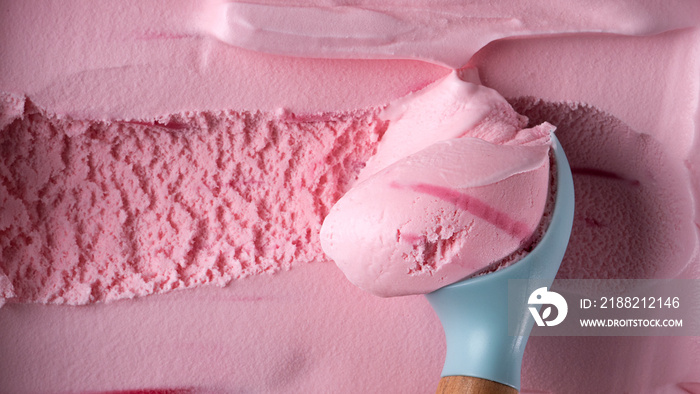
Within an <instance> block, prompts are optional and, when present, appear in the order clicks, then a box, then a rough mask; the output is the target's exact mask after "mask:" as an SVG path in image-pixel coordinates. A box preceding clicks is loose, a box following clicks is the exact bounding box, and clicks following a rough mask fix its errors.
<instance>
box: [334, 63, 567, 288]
mask: <svg viewBox="0 0 700 394" xmlns="http://www.w3.org/2000/svg"><path fill="white" fill-rule="evenodd" d="M396 107H398V108H396ZM386 112H387V113H388V116H389V122H390V124H389V127H388V128H387V131H386V133H385V134H384V136H383V138H382V142H381V143H380V144H379V147H378V148H377V153H376V154H375V155H374V156H373V157H372V158H371V159H370V160H369V162H368V164H367V167H365V168H364V169H363V170H362V171H361V172H360V174H359V179H358V182H357V183H356V184H355V185H354V186H353V188H352V189H350V191H348V192H347V193H346V194H345V195H344V196H343V197H342V198H341V199H340V200H339V201H338V202H337V203H336V204H335V205H334V206H333V208H332V209H331V211H330V212H329V214H328V216H327V217H326V219H325V221H324V223H323V227H322V228H321V245H322V246H323V250H324V252H326V254H328V256H330V257H331V258H332V259H333V260H334V261H335V263H336V264H337V265H338V267H340V269H341V270H342V271H343V273H345V276H346V277H347V278H348V279H349V280H350V281H351V282H353V283H354V284H355V285H357V286H359V287H360V288H362V289H364V290H367V291H370V292H372V293H375V294H377V295H380V296H396V295H406V294H420V293H427V292H430V291H433V290H437V289H438V288H440V287H443V286H446V285H448V284H450V283H454V282H456V281H458V280H460V279H463V278H465V277H466V276H468V275H470V274H474V273H476V272H478V271H480V270H483V269H485V268H487V267H489V266H491V265H494V264H495V263H496V262H498V261H499V260H501V259H503V258H505V257H507V256H509V255H510V254H511V253H514V252H516V251H517V250H519V249H520V248H522V247H524V246H526V245H527V244H528V243H531V242H532V240H531V236H532V234H533V232H534V231H535V229H536V228H537V227H538V225H539V223H540V220H541V218H542V214H543V211H544V206H545V202H546V200H547V195H548V192H547V190H548V186H549V155H548V152H549V147H550V139H549V137H550V135H549V134H550V132H551V131H553V127H552V126H551V125H549V124H547V123H544V124H542V125H541V126H538V127H536V128H532V129H523V127H524V126H525V125H526V122H527V120H526V119H525V118H523V117H521V116H519V115H518V114H516V113H515V111H513V110H512V109H511V108H510V105H509V104H508V103H507V102H506V101H505V99H503V98H502V97H501V96H500V95H498V94H497V93H496V92H495V91H494V90H491V89H488V88H485V87H483V86H479V85H476V84H474V83H470V82H465V81H462V80H460V79H459V77H458V76H457V74H456V73H452V74H450V75H449V76H447V77H445V78H443V79H442V80H440V81H438V82H436V83H435V84H433V85H431V86H429V87H427V88H425V89H423V90H421V91H420V92H416V93H413V94H412V95H410V96H408V97H406V98H405V99H404V100H402V101H400V102H399V103H395V104H392V105H391V106H390V107H389V108H388V109H387V111H386Z"/></svg>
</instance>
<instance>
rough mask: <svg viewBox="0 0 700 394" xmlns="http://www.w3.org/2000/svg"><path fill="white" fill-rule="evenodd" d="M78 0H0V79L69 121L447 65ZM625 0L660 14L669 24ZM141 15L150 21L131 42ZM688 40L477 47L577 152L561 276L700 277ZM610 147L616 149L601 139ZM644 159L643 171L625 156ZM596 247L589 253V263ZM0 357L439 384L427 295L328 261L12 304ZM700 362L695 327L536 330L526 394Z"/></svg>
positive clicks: (378, 384) (677, 382)
mask: <svg viewBox="0 0 700 394" xmlns="http://www.w3.org/2000/svg"><path fill="white" fill-rule="evenodd" d="M37 4H41V7H38V6H37ZM83 4H84V3H81V4H80V5H77V6H76V5H75V4H74V3H58V2H41V3H33V4H32V3H31V2H3V3H1V4H0V6H1V7H2V11H3V12H2V13H1V14H0V15H1V18H2V21H1V22H2V23H0V29H1V30H0V31H2V37H3V39H2V40H0V46H1V48H2V51H1V52H2V53H3V56H2V57H1V58H0V70H1V72H0V81H1V84H0V87H1V89H0V90H2V91H5V92H11V93H16V94H18V95H19V96H18V97H19V99H18V100H19V101H20V102H21V101H22V98H23V97H24V95H25V94H27V95H28V96H29V99H30V100H32V101H33V102H34V103H36V104H37V105H38V106H39V107H40V108H44V109H46V110H47V112H48V113H58V114H66V113H69V114H72V115H75V116H77V118H76V119H78V120H80V119H84V118H85V117H87V116H91V117H96V118H100V119H101V118H117V119H130V118H137V119H140V120H144V121H146V122H152V121H153V120H154V119H155V118H157V117H160V116H165V115H167V114H174V113H179V112H180V111H184V110H190V111H193V110H206V111H209V110H214V111H216V110H220V109H232V110H245V109H249V110H250V109H252V110H254V109H256V108H260V109H262V110H270V111H274V110H276V109H278V108H289V109H291V110H294V111H298V112H303V113H304V114H309V113H311V114H315V113H316V111H315V110H314V106H315V105H316V106H319V108H320V109H321V110H323V111H326V110H327V111H332V110H354V109H357V108H368V107H375V106H383V105H385V104H386V103H388V102H389V101H391V99H394V98H396V97H400V96H402V95H404V94H406V93H407V92H410V91H415V90H417V89H419V88H421V87H424V86H426V85H427V84H428V83H430V82H432V81H434V80H436V79H438V78H439V77H442V76H444V75H446V74H447V73H448V71H447V70H445V69H442V68H440V67H436V66H430V65H423V64H421V63H419V62H412V61H341V60H339V61H324V60H304V59H291V58H283V57H276V56H271V55H260V54H253V53H250V52H247V51H245V50H240V49H235V48H230V47H227V46H225V45H224V44H213V43H214V42H215V41H214V40H212V41H209V40H207V39H201V41H197V42H199V43H203V45H201V46H200V45H199V44H194V42H195V40H192V41H189V40H188V39H186V38H178V37H180V36H179V32H181V30H182V29H181V25H180V21H182V20H183V18H187V17H188V16H187V15H189V14H190V13H189V12H187V9H186V8H185V9H184V10H185V11H182V12H180V13H178V11H177V10H178V7H176V6H175V5H169V6H163V4H161V3H158V2H149V3H142V2H139V4H141V5H140V6H137V7H131V5H132V4H129V5H130V6H129V7H124V6H123V4H124V3H116V2H115V3H107V2H105V3H98V4H99V5H97V4H95V3H91V7H89V8H88V7H84V5H83ZM134 4H135V3H134ZM168 4H172V3H168ZM178 4H180V3H178ZM184 4H187V3H184ZM616 4H618V3H617V2H616ZM635 4H639V5H638V6H636V5H635ZM685 4H687V5H690V6H692V5H693V4H695V3H694V2H686V3H685ZM628 5H629V6H630V7H631V8H628V10H631V11H635V10H641V11H636V13H635V12H632V14H633V15H634V14H639V15H642V16H643V15H647V17H646V18H641V19H642V20H645V21H647V22H649V23H651V24H652V25H653V24H654V23H656V22H655V21H658V22H659V23H666V21H668V20H669V19H668V18H665V17H663V16H658V17H656V16H655V15H663V14H659V13H649V12H647V11H643V10H644V9H645V6H644V5H643V4H641V3H638V2H635V3H634V4H633V3H629V4H628ZM37 7H38V8H37ZM103 7H104V8H103ZM122 7H123V9H122ZM636 7H640V8H636ZM667 9H668V10H671V11H669V12H674V11H673V10H676V9H679V10H681V11H682V12H685V11H687V9H683V8H682V7H672V6H671V7H668V8H667ZM156 11H157V12H156ZM175 15H181V16H180V17H175ZM689 15H691V16H692V15H693V14H692V13H689ZM696 20H697V19H696ZM163 21H170V22H168V23H165V24H164V22H163ZM130 26H131V27H132V29H130ZM133 26H137V27H139V29H137V30H139V31H144V30H145V31H147V32H148V31H149V28H150V27H151V26H152V27H153V29H152V30H153V31H154V32H156V33H155V34H152V33H149V34H145V36H146V37H149V38H151V39H150V40H144V41H143V42H142V41H137V40H132V39H127V38H124V37H125V36H127V34H125V33H124V34H122V33H121V32H127V33H129V32H131V31H133ZM194 30H196V29H194ZM171 33H172V34H171ZM52 37H66V39H65V40H60V42H57V40H53V39H51V38H52ZM67 37H70V39H68V38H67ZM129 37H131V36H129ZM699 42H700V35H699V33H698V30H697V29H686V30H680V31H673V32H668V33H663V34H659V35H654V36H650V37H622V36H612V35H594V34H591V35H569V36H563V37H560V36H557V37H538V38H534V39H514V40H501V41H497V42H493V43H491V44H489V45H487V46H486V47H485V48H484V49H483V50H480V51H479V52H478V53H477V55H476V56H475V57H474V58H473V59H472V61H471V63H472V64H473V65H474V66H477V67H478V68H479V70H480V74H481V76H482V81H483V82H484V84H486V85H487V86H490V87H493V88H495V89H496V90H497V91H499V92H500V93H501V94H503V95H504V96H505V97H507V98H517V97H522V96H535V97H541V98H544V99H546V100H548V101H545V102H541V103H539V104H537V105H534V106H530V104H528V103H529V101H528V100H523V101H522V102H515V103H514V104H515V107H516V109H518V110H520V111H522V112H524V113H526V114H528V115H529V116H531V117H532V118H533V119H534V120H536V121H537V120H540V119H539V118H538V116H539V115H538V114H541V115H542V116H543V117H545V119H552V122H553V123H554V124H555V125H556V126H557V127H558V132H557V133H558V136H559V138H560V139H561V140H562V143H563V145H564V148H565V149H566V151H567V154H569V155H571V154H572V153H575V152H580V153H579V154H577V155H576V156H577V157H575V158H572V160H571V161H572V165H573V166H574V167H575V169H576V168H578V170H577V173H576V174H575V175H574V178H575V182H576V188H577V206H580V207H582V209H581V211H580V212H578V213H577V216H576V218H575V228H574V234H573V235H572V237H573V238H572V243H571V251H573V252H571V253H569V254H568V255H567V257H566V259H565V261H564V264H563V266H562V273H563V275H566V277H569V278H572V277H595V276H597V275H598V272H601V275H602V276H603V277H623V278H624V277H627V276H628V275H630V274H631V275H637V276H681V277H694V278H698V277H700V260H699V259H698V229H697V223H698V222H700V217H699V216H698V212H700V211H699V209H698V208H699V207H700V205H699V204H698V199H697V193H698V188H699V187H700V185H699V184H698V179H700V162H698V160H700V154H698V153H699V152H700V150H699V149H700V146H698V141H699V140H700V139H699V138H698V135H699V133H700V130H699V129H698V124H699V117H698V91H699V86H700V75H698V72H697V70H698V68H699V66H700V64H699V62H698V58H699V57H698V54H699V53H698V51H699V50H700V45H699ZM207 45H211V46H207ZM206 48H211V51H210V52H207V51H206V50H205V49H206ZM200 49H201V51H200ZM205 53H210V54H213V55H210V56H211V57H207V56H204V55H203V54H205ZM7 54H12V56H8V55H7ZM241 54H245V56H238V55H241ZM154 59H160V60H161V61H154ZM203 59H204V60H206V59H216V60H217V61H212V62H209V63H206V62H201V60H203ZM246 59H251V60H249V61H248V60H246ZM102 60H103V61H102ZM132 60H133V61H134V62H136V63H137V64H136V65H134V64H132ZM201 64H206V65H208V66H207V68H198V67H199V65H201ZM326 67H328V68H326ZM201 70H204V71H206V72H204V71H201ZM329 70H333V71H337V73H329V72H328V71H329ZM254 75H264V76H265V77H264V78H252V77H251V76H254ZM365 81H367V84H365ZM382 81H384V82H385V83H384V82H382ZM282 82H286V83H288V85H285V84H283V83H282ZM378 82H381V83H380V84H379V85H374V86H373V85H372V83H374V84H377V83H378ZM295 86H296V88H295ZM302 86H304V87H303V88H302ZM329 87H333V88H334V89H335V90H326V88H329ZM377 87H378V88H377ZM348 92H357V95H354V94H348ZM15 97H17V96H15ZM256 100H260V101H256ZM358 100H359V101H358ZM566 102H569V104H567V103H566ZM576 103H585V104H587V105H579V104H576ZM334 106H335V107H334ZM273 115H274V114H273ZM2 119H3V118H2V117H0V120H2ZM0 124H2V123H0ZM147 129H149V130H150V129H151V128H150V127H147ZM153 129H155V128H153ZM591 130H594V132H591ZM589 135H590V136H591V138H590V139H587V138H585V137H587V136H589ZM567 136H569V137H567ZM582 143H583V144H584V145H582ZM608 143H609V144H608ZM606 144H608V145H606ZM601 146H609V148H610V150H598V149H594V148H599V147H601ZM620 152H622V154H619V153H620ZM647 153H648V154H649V157H651V158H652V159H650V160H648V162H647V163H648V165H647V164H645V163H643V164H644V165H642V166H639V167H632V166H630V165H629V162H628V159H630V158H632V159H634V158H640V159H642V161H644V159H645V158H646V157H647ZM613 159H614V160H613ZM601 174H604V176H600V175H601ZM629 180H633V181H629ZM635 181H636V182H639V184H638V185H636V183H635ZM635 185H636V186H635ZM599 202H603V203H602V204H601V203H599ZM649 209H651V212H652V214H651V215H648V214H647V212H649ZM625 212H627V214H625ZM613 218H614V219H615V220H609V221H606V220H608V219H613ZM640 219H641V221H640ZM647 219H651V220H650V221H646V220H647ZM599 229H602V230H599ZM620 234H625V235H626V236H620ZM611 237H612V238H611ZM611 240H613V241H614V240H617V241H618V242H615V243H614V244H611ZM660 240H669V241H671V242H672V245H673V247H668V246H667V245H665V244H661V242H660ZM619 244H622V245H623V246H622V247H619ZM636 245H643V246H644V248H645V249H643V251H644V252H643V253H635V247H636ZM590 247H594V248H595V249H593V253H592V255H593V256H596V257H591V258H589V257H587V256H591V255H590V254H587V253H585V251H586V250H587V248H590ZM0 285H2V282H0ZM271 300H274V301H271ZM0 354H2V355H3V357H0V387H2V388H3V389H4V390H5V391H8V392H37V393H38V392H42V393H43V392H47V391H48V392H51V391H53V392H95V391H98V392H99V391H119V390H143V391H145V392H148V391H149V390H153V391H155V390H157V389H167V388H173V389H179V390H181V391H185V392H187V391H188V390H190V389H191V390H192V391H194V392H197V391H199V392H207V391H209V392H290V391H291V392H319V391H320V392H323V391H328V390H330V389H329V387H330V385H331V384H332V385H334V386H333V387H334V390H335V391H336V392H348V393H354V392H375V391H383V392H432V391H433V390H434V387H435V384H436V382H437V379H438V377H439V372H440V368H441V364H442V359H443V356H444V344H443V338H442V334H441V329H440V327H439V322H438V321H437V318H436V317H435V316H434V315H433V313H432V312H431V311H430V310H429V309H428V305H427V303H426V302H425V300H424V299H423V298H422V297H402V298H396V299H378V298H376V297H372V296H370V295H368V294H366V293H364V292H362V291H360V290H359V289H357V288H355V287H354V286H352V285H351V284H350V283H349V282H347V280H345V279H344V278H343V277H342V274H341V273H340V272H339V271H338V270H337V269H336V268H335V267H334V266H333V265H332V264H311V265H305V264H301V265H299V266H298V267H296V268H294V269H292V270H290V271H287V272H281V273H279V274H276V275H273V276H268V275H263V276H254V277H249V278H246V279H244V280H241V281H235V282H234V284H232V285H230V286H228V287H226V288H224V289H220V288H215V287H202V288H198V289H193V290H183V291H178V292H173V293H170V294H165V295H156V296H152V297H145V298H140V299H136V300H127V301H117V302H113V303H109V304H96V305H90V306H83V307H70V306H46V305H32V304H17V303H13V302H10V303H8V304H6V305H5V306H4V307H3V308H2V309H0ZM699 355H700V341H698V340H697V338H693V337H677V338H658V337H650V338H620V337H616V338H550V337H537V338H532V339H531V340H530V342H529V343H528V347H527V350H526V355H525V361H524V366H523V390H522V391H523V392H524V393H528V392H529V393H543V392H545V393H577V392H578V393H589V392H641V393H693V392H698V390H700V367H699V366H700V359H698V357H700V356H699ZM387 376H398V378H397V379H388V378H387Z"/></svg>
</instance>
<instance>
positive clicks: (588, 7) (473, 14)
mask: <svg viewBox="0 0 700 394" xmlns="http://www.w3.org/2000/svg"><path fill="white" fill-rule="evenodd" d="M210 3H211V4H210V5H209V6H208V8H207V9H206V11H205V12H204V17H203V18H202V23H201V24H202V26H204V29H205V31H208V32H210V33H211V34H212V35H214V36H215V37H217V38H219V39H221V40H223V41H224V42H228V43H230V44H232V45H234V46H239V47H243V48H248V49H252V50H255V51H262V52H267V53H274V54H282V55H291V56H299V57H312V58H350V59H365V58H366V59H421V60H424V61H428V62H434V63H437V64H443V65H446V66H448V67H451V68H460V67H462V66H463V65H464V64H466V63H467V62H468V61H469V59H470V58H471V57H472V55H473V54H474V53H475V52H477V51H478V50H479V49H481V48H482V47H483V46H484V45H486V44H488V43H489V42H491V41H494V40H497V39H499V38H504V37H523V36H536V35H543V34H566V33H582V32H596V33H600V32H604V33H616V34H628V35H649V34H654V33H660V32H663V31H667V30H673V29H681V28H685V27H690V26H697V25H698V23H699V22H698V17H700V5H698V3H696V2H692V1H682V0H681V1H673V2H664V3H663V4H662V3H658V2H651V1H648V2H647V1H645V2H639V1H635V0H619V1H615V2H606V1H601V0H585V1H577V2H567V3H562V2H560V1H556V0H545V1H537V2H535V1H521V2H507V1H501V2H495V1H481V2H467V3H465V2H461V1H441V2H435V1H431V0H422V1H402V0H398V1H396V0H395V1H388V2H387V1H381V2H380V1H361V2H356V3H351V4H334V3H332V2H327V1H319V0H317V1H305V2H304V1H302V2H291V3H290V2H288V1H284V0H258V1H253V2H245V3H239V2H229V1H211V2H210Z"/></svg>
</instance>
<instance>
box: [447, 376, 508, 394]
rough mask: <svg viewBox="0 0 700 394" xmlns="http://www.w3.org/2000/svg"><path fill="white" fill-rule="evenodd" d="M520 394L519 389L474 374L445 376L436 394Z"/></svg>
mask: <svg viewBox="0 0 700 394" xmlns="http://www.w3.org/2000/svg"><path fill="white" fill-rule="evenodd" d="M477 393H478V394H518V390H516V389H514V388H513V387H510V386H507V385H505V384H501V383H497V382H494V381H492V380H487V379H481V378H475V377H472V376H445V377H443V378H442V379H440V383H439V384H438V388H437V392H436V394H477Z"/></svg>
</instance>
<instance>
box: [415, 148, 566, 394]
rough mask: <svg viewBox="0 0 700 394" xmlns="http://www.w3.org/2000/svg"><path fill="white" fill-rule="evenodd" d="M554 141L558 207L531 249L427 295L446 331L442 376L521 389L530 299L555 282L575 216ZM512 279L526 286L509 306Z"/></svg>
mask: <svg viewBox="0 0 700 394" xmlns="http://www.w3.org/2000/svg"><path fill="white" fill-rule="evenodd" d="M552 139H553V151H554V158H555V160H556V197H555V200H554V201H555V202H554V209H553V211H552V219H551V222H550V224H549V227H548V228H547V230H546V232H545V234H544V235H543V236H542V239H541V240H540V241H539V243H538V244H537V245H536V246H535V248H534V249H533V250H532V252H530V253H529V254H528V255H527V256H526V257H525V258H523V259H522V260H520V261H518V262H516V263H515V264H513V265H511V266H509V267H506V268H503V269H501V270H499V271H496V272H493V273H489V274H485V275H482V276H477V277H473V278H470V279H465V280H463V281H461V282H457V283H454V284H451V285H449V286H446V287H443V288H441V289H439V290H436V291H434V292H432V293H430V294H426V297H427V298H428V301H429V302H430V304H431V305H432V307H433V309H434V310H435V312H436V313H437V315H438V317H439V318H440V321H441V322H442V326H443V329H444V330H445V339H446V342H447V354H446V357H445V366H444V368H443V370H442V376H473V377H477V378H482V379H488V380H492V381H495V382H498V383H502V384H505V385H508V386H511V387H514V388H516V389H517V390H519V389H520V368H521V364H522V359H523V353H524V351H525V345H526V343H527V339H528V337H529V334H530V331H531V329H532V325H533V323H534V320H533V317H532V314H530V312H529V310H528V309H527V302H528V297H529V295H530V294H531V293H532V292H534V291H535V290H536V289H538V288H541V287H542V286H543V285H544V286H547V287H549V286H550V285H551V283H552V281H553V280H554V276H555V275H556V273H557V271H558V270H559V266H560V265H561V261H562V258H563V257H564V252H565V251H566V247H567V245H568V243H569V235H570V234H571V226H572V224H573V218H574V184H573V179H572V177H571V169H570V167H569V162H568V161H567V159H566V155H565V154H564V151H563V150H562V147H561V145H560V144H559V141H558V140H557V139H556V137H554V136H552ZM511 280H519V283H525V285H524V286H518V289H519V290H518V292H519V293H522V294H518V295H515V296H516V297H518V298H522V300H523V302H522V303H517V306H514V305H513V303H511V305H510V310H509V301H508V291H509V290H508V289H509V281H511ZM513 296H514V295H513V294H511V298H512V297H513ZM521 304H522V305H521ZM509 316H510V324H511V325H510V327H511V329H510V331H509ZM514 316H515V321H514ZM513 327H515V329H513Z"/></svg>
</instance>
